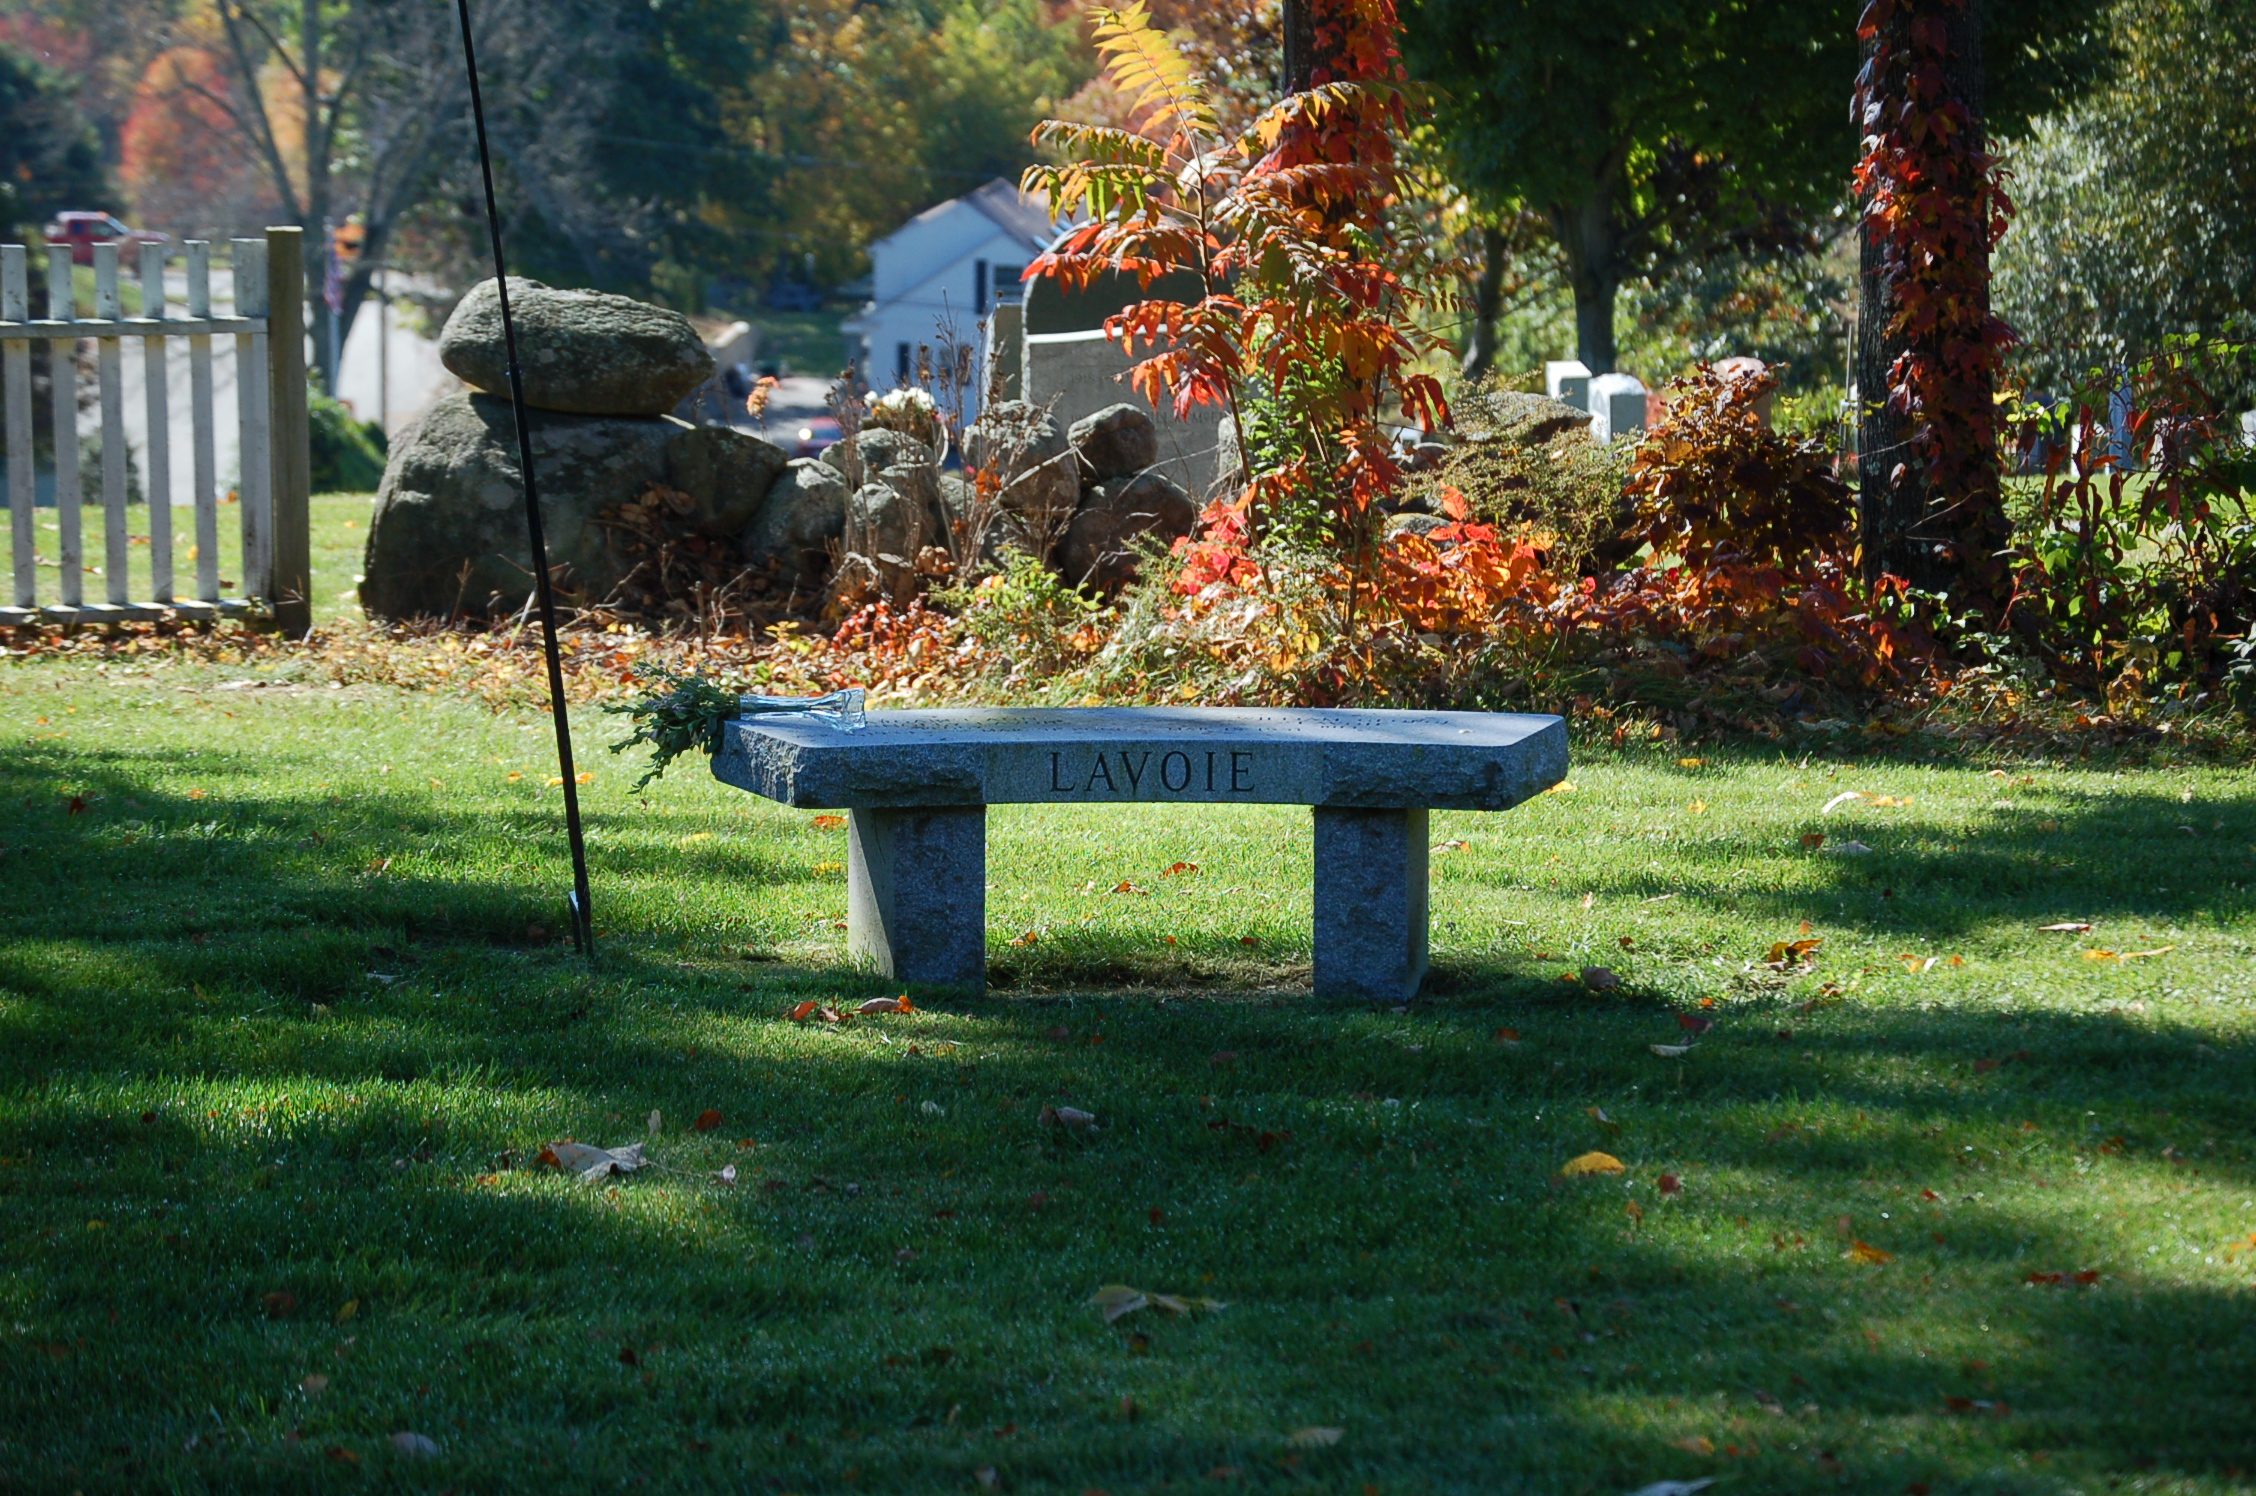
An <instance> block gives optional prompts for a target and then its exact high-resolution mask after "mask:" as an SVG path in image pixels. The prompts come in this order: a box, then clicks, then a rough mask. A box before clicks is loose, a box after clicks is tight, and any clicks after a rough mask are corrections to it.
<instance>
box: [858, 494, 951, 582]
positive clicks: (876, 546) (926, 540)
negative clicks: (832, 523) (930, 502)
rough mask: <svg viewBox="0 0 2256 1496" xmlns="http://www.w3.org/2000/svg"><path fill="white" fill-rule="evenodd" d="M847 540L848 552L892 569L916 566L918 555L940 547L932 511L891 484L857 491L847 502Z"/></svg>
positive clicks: (936, 524) (917, 499)
mask: <svg viewBox="0 0 2256 1496" xmlns="http://www.w3.org/2000/svg"><path fill="white" fill-rule="evenodd" d="M845 540H846V548H847V549H848V550H849V551H852V552H854V553H856V554H858V555H863V556H868V557H870V558H871V559H873V560H877V561H882V562H885V563H886V564H887V565H890V566H914V565H915V564H916V558H917V552H918V551H920V550H922V549H924V547H926V546H928V545H938V544H940V543H941V541H940V526H939V523H938V521H937V519H936V518H935V516H934V515H933V513H932V511H931V509H930V508H928V507H927V506H926V505H925V504H924V503H923V502H921V501H920V499H919V498H918V497H917V496H916V495H914V494H912V493H904V492H903V491H902V490H901V489H900V488H897V487H895V486H894V485H893V484H892V483H890V482H885V483H865V484H863V485H862V486H861V487H860V488H858V489H856V490H854V495H853V497H852V498H850V499H848V500H847V501H846V524H845Z"/></svg>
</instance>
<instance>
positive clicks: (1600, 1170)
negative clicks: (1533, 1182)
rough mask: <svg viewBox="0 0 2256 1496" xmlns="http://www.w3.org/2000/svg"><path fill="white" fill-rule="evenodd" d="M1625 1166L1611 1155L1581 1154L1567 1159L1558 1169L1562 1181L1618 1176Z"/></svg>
mask: <svg viewBox="0 0 2256 1496" xmlns="http://www.w3.org/2000/svg"><path fill="white" fill-rule="evenodd" d="M1625 1168H1626V1166H1625V1165H1624V1164H1623V1163H1622V1161H1621V1160H1620V1159H1618V1158H1616V1157H1614V1156H1613V1155H1612V1154H1611V1153H1583V1154H1578V1155H1576V1156H1575V1157H1573V1158H1570V1159H1568V1160H1567V1161H1566V1162H1565V1163H1564V1164H1562V1165H1560V1167H1559V1177H1560V1178H1562V1179H1579V1178H1582V1177H1584V1176H1586V1175H1591V1174H1619V1173H1622V1172H1623V1171H1624V1169H1625Z"/></svg>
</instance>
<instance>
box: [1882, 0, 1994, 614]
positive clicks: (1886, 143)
mask: <svg viewBox="0 0 2256 1496" xmlns="http://www.w3.org/2000/svg"><path fill="white" fill-rule="evenodd" d="M1968 3H1969V0H1871V3H1870V4H1869V5H1868V6H1867V7H1866V8H1865V11H1864V14H1863V16H1862V17H1861V18H1860V19H1859V21H1858V23H1857V35H1858V36H1859V37H1861V38H1863V39H1864V40H1865V41H1866V42H1867V43H1869V44H1870V45H1871V48H1872V52H1871V56H1870V57H1869V58H1868V60H1867V61H1866V63H1865V66H1864V69H1863V71H1862V72H1861V73H1859V74H1858V77H1857V87H1856V96H1855V109H1856V117H1857V119H1858V120H1859V121H1860V123H1861V126H1862V129H1863V131H1864V157H1863V159H1862V160H1861V161H1860V162H1859V163H1858V165H1857V169H1856V178H1855V182H1856V190H1857V193H1858V196H1859V197H1860V198H1861V199H1862V200H1863V202H1864V204H1865V208H1864V214H1865V232H1866V235H1867V236H1868V241H1869V242H1871V243H1872V244H1873V245H1874V247H1875V248H1876V249H1877V251H1878V261H1879V263H1878V273H1879V276H1880V280H1881V283H1882V285H1883V286H1884V288H1885V293H1886V301H1887V305H1888V308H1889V320H1888V324H1887V328H1886V332H1887V335H1888V346H1893V347H1900V348H1901V349H1902V351H1901V352H1900V353H1899V354H1898V355H1897V357H1896V359H1895V361H1894V363H1893V364H1892V365H1891V367H1890V368H1889V371H1888V389H1887V400H1888V403H1889V405H1890V407H1892V408H1893V409H1894V410H1895V411H1896V412H1898V413H1900V414H1901V415H1902V416H1904V417H1905V418H1906V419H1907V421H1908V423H1909V434H1908V439H1907V442H1906V444H1905V446H1906V448H1907V450H1906V451H1903V452H1900V453H1873V454H1868V455H1867V459H1866V460H1867V461H1877V462H1881V463H1883V464H1885V465H1886V473H1887V483H1888V486H1889V487H1890V488H1892V489H1896V490H1899V491H1900V490H1905V489H1906V488H1909V489H1911V490H1913V491H1916V492H1917V493H1918V494H1920V495H1921V500H1920V502H1921V503H1922V504H1923V505H1924V506H1925V512H1924V515H1923V517H1922V518H1921V519H1920V520H1919V522H1918V534H1919V536H1920V538H1921V540H1922V542H1923V543H1926V542H1931V543H1933V544H1935V545H1938V546H1940V547H1941V548H1943V549H1944V550H1946V551H1948V553H1949V556H1950V564H1951V567H1952V568H1953V569H1954V570H1955V572H1956V573H1957V575H1958V577H1960V578H1962V579H1963V582H1964V584H1965V591H1966V600H1967V601H1976V600H1979V599H1990V600H1994V601H1997V602H2002V601H2003V599H2004V597H2005V595H2006V587H2005V566H2004V563H2003V562H2002V561H2001V560H2000V559H1999V558H1998V552H1999V551H2000V550H2001V549H2003V547H2004V544H2005V542H2006V540H2007V539H2008V537H2009V531H2008V526H2007V524H2006V521H2005V517H2004V514H2003V511H2002V509H2001V507H2000V503H1999V478H1998V437H1999V417H1998V410H1997V403H1996V400H1995V398H1994V397H1995V392H1996V389H1997V377H1998V372H1999V369H2000V367H2001V366H2002V364H2003V361H2004V356H2005V353H2006V350H2007V349H2008V348H2010V347H2011V346H2012V345H2013V342H2014V336H2013V332H2012V329H2010V328H2009V327H2007V326H2006V324H2005V323H2004V321H2003V320H2001V319H2000V318H1998V317H1997V316H1995V315H1993V314H1992V313H1991V311H1990V296H1989V273H1990V251H1991V249H1993V248H1994V247H1995V246H1996V244H1997V242H1998V240H1999V239H2000V238H2002V237H2003V236H2004V234H2005V230H2006V226H2007V224H2008V222H2009V220H2010V217H2011V214H2012V211H2013V205H2012V203H2011V202H2010V201H2009V200H2008V199H2007V197H2006V195H2005V191H2004V187H2003V184H2002V181H2001V179H2000V178H2001V172H2000V168H1999V163H1998V158H1997V157H1996V156H1995V155H1993V154H1991V153H1990V152H1989V151H1988V150H1987V149H1985V148H1984V145H1983V143H1982V128H1981V120H1980V119H1979V118H1978V117H1977V116H1976V115H1975V114H1974V112H1973V110H1972V109H1971V108H1970V107H1969V102H1968V100H1967V99H1966V97H1965V96H1964V95H1963V93H1962V92H1961V91H1960V90H1959V89H1958V88H1957V87H1956V86H1955V84H1954V80H1953V78H1952V73H1951V68H1950V66H1949V62H1950V55H1951V54H1950V50H1949V47H1950V25H1949V21H1948V17H1947V15H1946V13H1947V12H1952V11H1960V10H1963V9H1964V8H1965V7H1966V5H1967V4H1968ZM1875 539H1876V537H1867V545H1868V546H1871V545H1873V544H1874V543H1875ZM1868 559H1875V558H1871V557H1868Z"/></svg>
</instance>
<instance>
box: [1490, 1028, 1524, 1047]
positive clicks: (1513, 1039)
mask: <svg viewBox="0 0 2256 1496" xmlns="http://www.w3.org/2000/svg"><path fill="white" fill-rule="evenodd" d="M1496 1042H1497V1043H1499V1044H1503V1045H1507V1046H1510V1047H1512V1048H1515V1049H1516V1048H1518V1047H1519V1043H1520V1031H1519V1030H1518V1029H1516V1028H1500V1029H1498V1030H1497V1031H1496Z"/></svg>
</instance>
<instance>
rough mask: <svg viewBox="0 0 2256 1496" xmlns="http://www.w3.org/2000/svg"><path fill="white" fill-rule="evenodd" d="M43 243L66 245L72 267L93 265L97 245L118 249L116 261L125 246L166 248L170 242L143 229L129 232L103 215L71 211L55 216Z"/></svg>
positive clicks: (114, 220)
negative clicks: (148, 245) (117, 247)
mask: <svg viewBox="0 0 2256 1496" xmlns="http://www.w3.org/2000/svg"><path fill="white" fill-rule="evenodd" d="M47 242H48V243H49V244H68V245H69V246H70V249H71V263H72V264H74V265H91V264H93V263H94V246H95V245H97V244H115V245H118V246H119V251H120V253H119V257H120V258H121V259H122V258H124V257H125V255H124V250H125V249H126V247H128V246H131V245H136V244H170V243H171V242H172V240H171V239H170V238H169V237H168V236H166V235H164V234H157V233H151V232H150V231H149V230H147V229H129V228H127V227H126V226H125V225H124V224H122V223H120V222H119V221H118V220H117V219H115V218H113V217H112V216H110V215H109V214H107V213H86V212H76V211H74V212H66V213H57V214H56V215H55V221H54V222H52V223H50V224H48V225H47Z"/></svg>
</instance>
